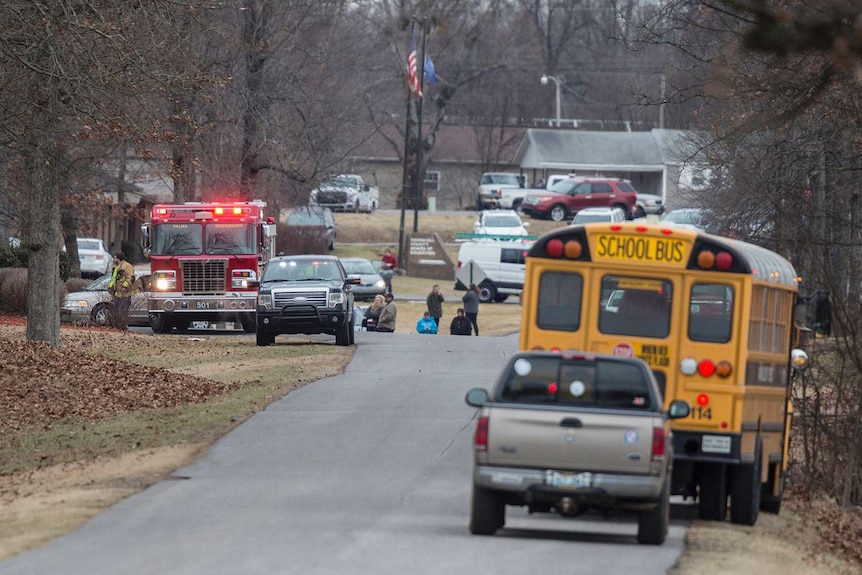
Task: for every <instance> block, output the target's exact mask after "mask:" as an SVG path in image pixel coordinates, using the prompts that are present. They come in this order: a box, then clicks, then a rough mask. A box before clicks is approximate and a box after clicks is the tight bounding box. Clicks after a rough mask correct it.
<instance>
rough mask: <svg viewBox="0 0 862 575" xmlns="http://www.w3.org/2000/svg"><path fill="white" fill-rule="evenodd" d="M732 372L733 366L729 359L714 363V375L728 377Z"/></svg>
mask: <svg viewBox="0 0 862 575" xmlns="http://www.w3.org/2000/svg"><path fill="white" fill-rule="evenodd" d="M732 373H733V366H732V365H731V364H730V362H729V361H719V362H718V363H716V364H715V375H717V376H718V377H720V378H722V379H726V378H728V377H730V375H731V374H732Z"/></svg>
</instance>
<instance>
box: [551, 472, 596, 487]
mask: <svg viewBox="0 0 862 575" xmlns="http://www.w3.org/2000/svg"><path fill="white" fill-rule="evenodd" d="M545 483H547V484H548V485H550V486H551V487H556V488H558V489H581V488H584V487H590V485H592V483H593V475H592V473H561V472H559V471H546V472H545Z"/></svg>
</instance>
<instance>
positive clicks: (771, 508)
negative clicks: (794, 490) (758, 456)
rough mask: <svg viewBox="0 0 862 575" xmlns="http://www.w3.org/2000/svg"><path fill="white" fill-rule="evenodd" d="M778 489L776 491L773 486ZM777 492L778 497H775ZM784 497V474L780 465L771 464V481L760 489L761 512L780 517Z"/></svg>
mask: <svg viewBox="0 0 862 575" xmlns="http://www.w3.org/2000/svg"><path fill="white" fill-rule="evenodd" d="M775 485H777V486H778V488H777V489H774V488H773V486H775ZM773 491H777V492H778V495H773ZM783 495H784V473H783V472H782V471H781V466H780V465H779V464H778V463H770V464H769V481H767V482H766V483H764V484H763V485H762V486H761V488H760V510H761V511H763V512H764V513H773V514H775V515H778V514H779V513H780V512H781V498H782V496H783Z"/></svg>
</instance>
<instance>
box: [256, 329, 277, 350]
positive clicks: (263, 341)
mask: <svg viewBox="0 0 862 575" xmlns="http://www.w3.org/2000/svg"><path fill="white" fill-rule="evenodd" d="M255 340H256V343H257V345H259V346H261V347H265V346H267V345H271V344H273V343H275V335H274V334H272V333H271V332H268V331H264V330H258V331H257V337H256V338H255Z"/></svg>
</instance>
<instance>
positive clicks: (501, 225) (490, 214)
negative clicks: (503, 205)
mask: <svg viewBox="0 0 862 575" xmlns="http://www.w3.org/2000/svg"><path fill="white" fill-rule="evenodd" d="M529 225H530V223H529V222H526V223H525V222H522V221H521V216H519V215H518V213H517V212H516V211H515V210H483V211H481V212H479V217H478V218H476V223H475V224H473V233H474V234H484V235H488V236H526V235H529V234H528V232H527V226H529ZM506 239H509V238H506Z"/></svg>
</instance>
